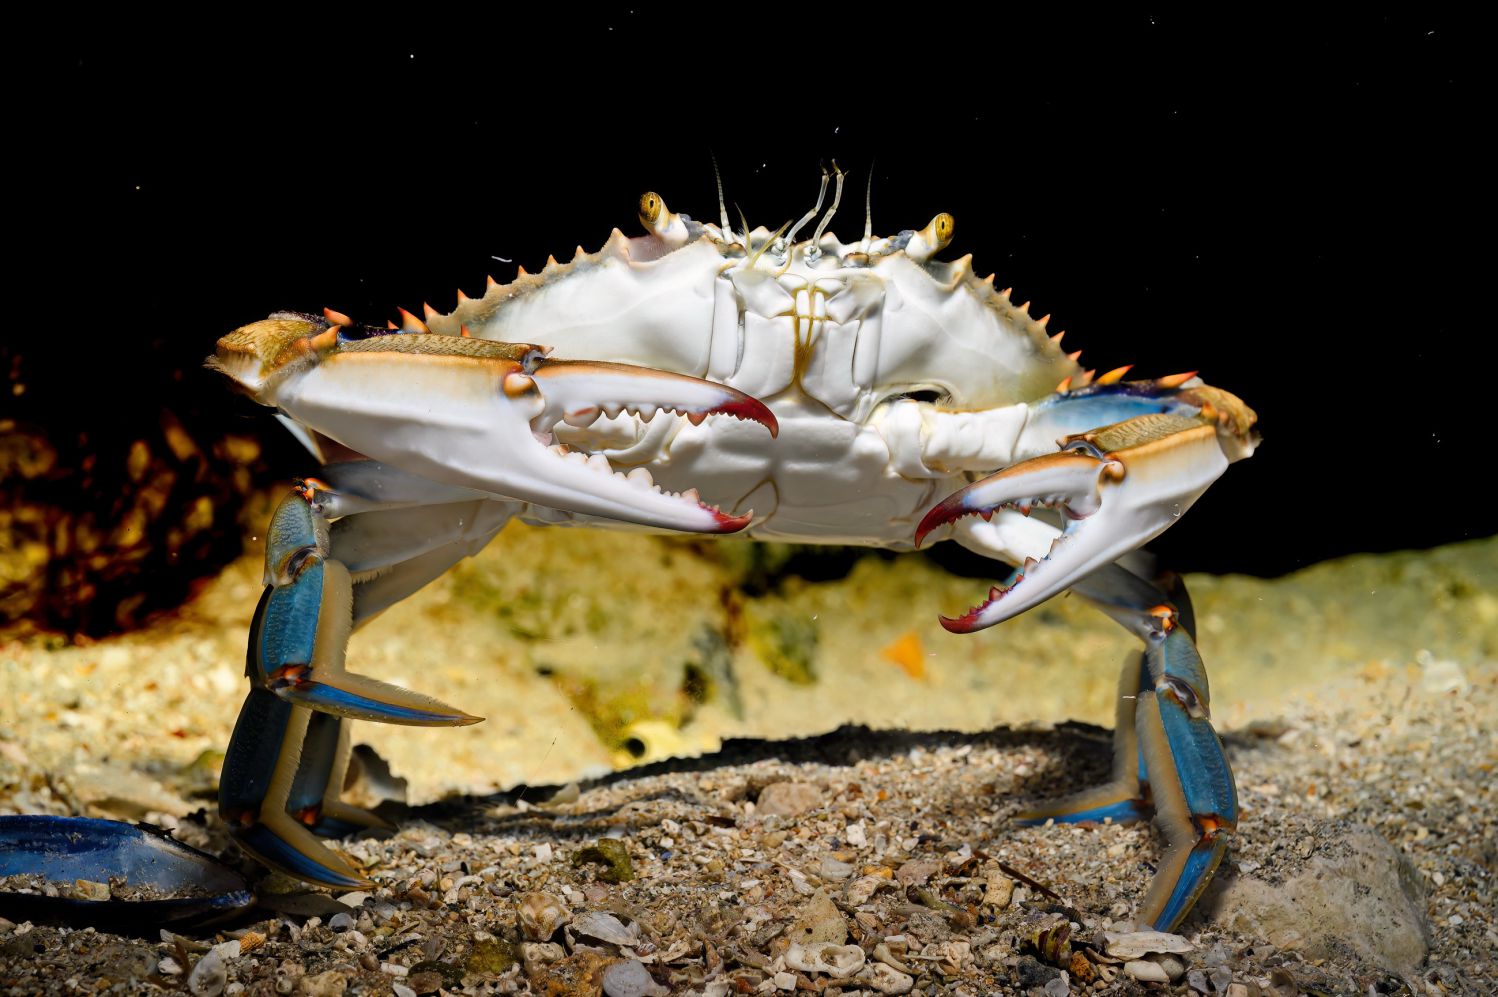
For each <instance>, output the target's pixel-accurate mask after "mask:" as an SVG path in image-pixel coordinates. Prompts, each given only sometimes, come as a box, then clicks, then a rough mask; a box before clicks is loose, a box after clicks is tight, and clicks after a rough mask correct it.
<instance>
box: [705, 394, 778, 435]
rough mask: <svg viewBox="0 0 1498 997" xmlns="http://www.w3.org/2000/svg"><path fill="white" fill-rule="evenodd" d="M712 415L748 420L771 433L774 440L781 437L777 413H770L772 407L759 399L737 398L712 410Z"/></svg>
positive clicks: (746, 396)
mask: <svg viewBox="0 0 1498 997" xmlns="http://www.w3.org/2000/svg"><path fill="white" fill-rule="evenodd" d="M705 414H706V413H705ZM711 414H715V415H731V416H733V417H734V418H736V419H747V420H749V421H750V422H757V423H759V424H760V425H761V426H764V427H765V428H766V429H768V430H769V431H770V436H771V437H772V438H773V437H776V436H779V435H780V423H779V421H778V420H776V418H775V413H774V412H771V411H770V406H768V405H766V404H765V403H764V402H762V401H760V400H759V399H758V398H752V397H750V396H748V395H745V396H744V397H743V398H735V399H734V400H733V401H731V402H725V403H724V404H722V405H719V406H718V407H717V408H715V409H712V412H711Z"/></svg>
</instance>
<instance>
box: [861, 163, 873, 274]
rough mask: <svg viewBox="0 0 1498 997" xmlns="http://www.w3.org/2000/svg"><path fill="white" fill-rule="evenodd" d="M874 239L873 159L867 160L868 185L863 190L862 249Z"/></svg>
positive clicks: (865, 250) (864, 249)
mask: <svg viewBox="0 0 1498 997" xmlns="http://www.w3.org/2000/svg"><path fill="white" fill-rule="evenodd" d="M873 241H874V161H873V160H872V159H871V160H869V185H868V187H866V188H865V189H864V192H863V251H864V252H866V253H867V252H868V251H869V243H871V242H873Z"/></svg>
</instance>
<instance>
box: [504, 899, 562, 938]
mask: <svg viewBox="0 0 1498 997" xmlns="http://www.w3.org/2000/svg"><path fill="white" fill-rule="evenodd" d="M516 906H517V910H518V913H519V915H520V930H521V932H522V933H523V934H524V935H525V937H526V938H528V939H530V940H531V941H533V942H544V941H546V940H547V939H548V938H550V937H551V936H552V935H554V934H556V931H557V929H558V928H560V927H561V926H562V925H564V924H566V923H567V922H568V921H570V920H572V912H571V911H569V910H568V909H567V905H566V904H564V903H562V899H561V898H560V897H556V896H553V895H552V894H550V893H522V894H521V895H520V899H519V901H518V902H517V905H516Z"/></svg>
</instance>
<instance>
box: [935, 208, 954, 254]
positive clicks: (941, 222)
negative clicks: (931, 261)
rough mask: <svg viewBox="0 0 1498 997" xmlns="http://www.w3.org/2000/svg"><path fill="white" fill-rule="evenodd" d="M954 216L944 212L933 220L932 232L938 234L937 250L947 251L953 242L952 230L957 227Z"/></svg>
mask: <svg viewBox="0 0 1498 997" xmlns="http://www.w3.org/2000/svg"><path fill="white" fill-rule="evenodd" d="M955 224H956V223H955V221H954V220H953V218H952V216H951V215H949V214H947V213H946V212H945V211H943V212H942V213H941V214H939V215H937V216H936V217H935V218H933V219H931V231H932V232H934V233H936V248H937V249H938V250H942V249H946V248H947V244H948V243H950V242H951V241H952V229H953V227H954V225H955Z"/></svg>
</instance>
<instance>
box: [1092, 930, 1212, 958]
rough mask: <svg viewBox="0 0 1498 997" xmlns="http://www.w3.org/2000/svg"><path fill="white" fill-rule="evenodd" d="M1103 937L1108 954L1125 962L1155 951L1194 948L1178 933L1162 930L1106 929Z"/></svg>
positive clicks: (1177, 950)
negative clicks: (1122, 930)
mask: <svg viewBox="0 0 1498 997" xmlns="http://www.w3.org/2000/svg"><path fill="white" fill-rule="evenodd" d="M1103 938H1104V939H1105V940H1106V941H1107V943H1108V945H1107V951H1108V954H1109V955H1111V956H1113V958H1115V959H1123V960H1124V961H1125V962H1127V961H1129V960H1132V959H1142V958H1144V957H1145V956H1147V955H1150V954H1151V953H1155V952H1162V953H1163V952H1190V951H1193V950H1194V949H1195V948H1196V946H1194V945H1192V944H1191V943H1190V942H1188V941H1187V940H1186V939H1184V938H1182V937H1181V936H1180V935H1171V934H1167V933H1166V932H1164V931H1126V932H1121V933H1120V932H1113V931H1108V932H1104V934H1103Z"/></svg>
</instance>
